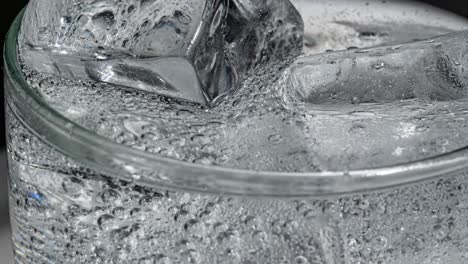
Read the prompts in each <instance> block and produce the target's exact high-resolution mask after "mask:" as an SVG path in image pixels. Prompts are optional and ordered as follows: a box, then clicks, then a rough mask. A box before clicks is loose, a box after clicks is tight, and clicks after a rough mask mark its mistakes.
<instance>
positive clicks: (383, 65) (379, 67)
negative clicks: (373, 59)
mask: <svg viewBox="0 0 468 264" xmlns="http://www.w3.org/2000/svg"><path fill="white" fill-rule="evenodd" d="M384 67H385V63H383V62H380V63H377V64H375V65H374V69H376V70H381V69H383V68H384Z"/></svg>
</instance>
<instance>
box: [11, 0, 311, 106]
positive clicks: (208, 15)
mask: <svg viewBox="0 0 468 264" xmlns="http://www.w3.org/2000/svg"><path fill="white" fill-rule="evenodd" d="M229 3H230V4H229ZM228 9H229V10H228ZM226 27H227V28H226ZM302 32H303V22H302V18H301V16H300V15H299V13H298V12H297V10H296V9H295V8H294V6H293V5H292V4H291V3H290V2H289V1H288V0H281V1H276V0H275V1H273V0H262V1H253V0H241V1H238V0H234V1H228V0H203V1H202V0H182V1H180V0H177V1H176V0H145V1H142V0H131V1H115V0H100V1H96V0H85V1H83V0H57V1H53V2H51V1H47V0H32V1H31V2H30V4H29V7H28V9H27V11H26V15H25V20H24V23H23V28H22V34H21V37H20V48H21V57H22V59H23V62H24V64H26V65H28V66H30V67H32V68H33V69H35V70H37V71H39V72H42V73H47V74H55V75H60V76H63V77H69V78H83V79H92V80H94V81H98V82H106V83H110V84H114V85H119V86H124V87H130V88H136V89H141V90H145V91H151V92H155V93H158V94H162V95H165V96H170V97H176V98H180V99H183V100H187V101H191V102H196V103H201V104H206V103H209V102H211V101H212V100H214V99H215V98H217V97H219V96H220V95H222V94H225V93H227V92H228V91H229V90H230V89H231V88H232V87H233V86H235V84H236V83H237V82H239V81H241V80H243V79H244V77H245V75H246V73H247V72H248V70H249V69H252V68H254V67H256V66H258V65H263V64H265V63H266V62H269V61H277V62H282V63H283V62H286V61H287V59H288V58H290V57H295V56H297V55H298V54H299V53H300V52H301V51H302Z"/></svg>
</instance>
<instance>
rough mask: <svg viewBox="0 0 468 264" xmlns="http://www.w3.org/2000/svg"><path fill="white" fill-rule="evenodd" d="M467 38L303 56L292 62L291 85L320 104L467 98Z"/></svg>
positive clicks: (449, 37) (465, 35)
mask: <svg viewBox="0 0 468 264" xmlns="http://www.w3.org/2000/svg"><path fill="white" fill-rule="evenodd" d="M467 43H468V31H467V32H462V33H453V34H449V35H446V36H442V37H438V38H435V39H431V40H425V41H419V42H413V43H409V44H405V45H394V46H384V47H376V48H369V49H361V50H350V51H341V52H333V53H328V54H323V55H318V56H310V57H303V58H300V59H298V60H297V61H295V62H294V64H293V65H292V67H291V76H290V85H289V88H291V91H294V92H296V93H297V94H298V95H299V98H301V99H302V100H304V101H307V102H311V103H315V104H324V103H333V102H341V103H342V102H349V103H375V102H386V101H395V100H407V99H413V98H420V99H427V100H435V101H448V100H454V99H459V98H463V97H465V96H466V95H467V93H468V78H467V75H466V73H465V68H466V67H468V61H467V57H466V53H467V52H468V44H467Z"/></svg>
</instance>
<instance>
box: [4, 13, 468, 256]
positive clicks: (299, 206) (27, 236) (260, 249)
mask: <svg viewBox="0 0 468 264" xmlns="http://www.w3.org/2000/svg"><path fill="white" fill-rule="evenodd" d="M20 24H21V16H20V17H19V18H18V19H17V20H16V21H15V22H14V24H13V26H12V29H11V31H10V33H9V35H8V39H7V42H6V49H5V89H6V115H7V116H6V120H7V127H8V131H7V133H8V136H7V140H8V162H9V187H10V190H9V197H10V210H11V223H12V231H13V244H14V253H15V261H16V263H166V264H167V263H245V264H247V263H259V264H261V263H291V264H306V263H311V264H357V263H361V264H389V263H392V264H393V263H394V264H421V263H428V264H429V263H430V264H433V263H434V264H435V263H444V264H452V263H454V264H459V263H468V148H463V149H460V150H458V151H455V152H451V153H446V154H444V155H441V156H438V157H434V158H431V159H427V160H421V161H417V162H412V163H408V164H401V165H395V166H391V167H385V168H377V169H369V170H360V171H343V172H323V173H277V172H276V173H275V172H256V171H245V170H235V169H227V168H220V167H212V166H205V165H197V164H188V163H184V162H180V161H175V160H170V159H164V158H161V157H157V156H154V155H152V154H149V153H145V152H142V151H139V150H136V149H131V148H129V147H125V146H122V145H119V144H117V143H114V142H111V141H109V140H107V139H104V138H102V137H100V136H98V135H96V134H93V133H91V132H90V131H88V130H86V129H84V128H82V127H80V126H78V125H76V124H74V123H72V122H70V121H69V120H67V119H66V118H65V117H63V116H61V115H60V114H59V113H58V112H56V111H55V110H53V109H52V108H51V107H50V106H48V105H47V104H46V103H45V102H44V101H43V99H42V98H41V97H40V96H39V95H38V94H37V93H36V92H35V91H34V90H33V89H32V88H31V87H29V86H28V84H27V83H26V81H25V78H24V76H23V73H22V71H21V69H20V66H19V63H18V59H17V48H16V45H17V44H16V40H17V35H18V31H19V28H20Z"/></svg>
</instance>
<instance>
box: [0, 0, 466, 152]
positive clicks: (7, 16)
mask: <svg viewBox="0 0 468 264" xmlns="http://www.w3.org/2000/svg"><path fill="white" fill-rule="evenodd" d="M50 1H54V0H50ZM329 1H333V0H329ZM27 2H28V1H27V0H12V1H8V5H7V6H8V7H6V6H3V8H2V11H1V15H0V22H1V31H0V38H1V41H0V44H1V46H2V47H3V40H4V36H5V34H6V33H7V31H8V27H9V25H10V23H11V22H12V21H13V19H14V18H15V16H16V14H18V12H19V11H20V10H21V9H22V8H23V7H24V6H25V5H26V3H27ZM422 2H426V3H429V4H432V5H435V6H439V7H442V8H444V9H447V10H451V11H453V12H455V13H458V14H461V15H464V16H466V17H468V0H423V1H422ZM1 59H2V60H1V62H2V63H1V64H2V65H3V53H2V54H1ZM2 67H3V66H2ZM2 72H3V71H2ZM1 88H2V89H0V96H1V97H0V98H3V86H1ZM0 101H1V103H0V109H1V110H0V117H1V118H0V147H3V146H4V144H5V125H4V121H3V100H0Z"/></svg>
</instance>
